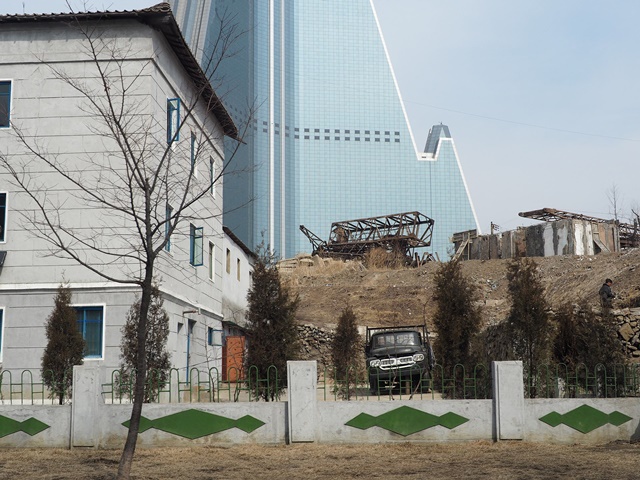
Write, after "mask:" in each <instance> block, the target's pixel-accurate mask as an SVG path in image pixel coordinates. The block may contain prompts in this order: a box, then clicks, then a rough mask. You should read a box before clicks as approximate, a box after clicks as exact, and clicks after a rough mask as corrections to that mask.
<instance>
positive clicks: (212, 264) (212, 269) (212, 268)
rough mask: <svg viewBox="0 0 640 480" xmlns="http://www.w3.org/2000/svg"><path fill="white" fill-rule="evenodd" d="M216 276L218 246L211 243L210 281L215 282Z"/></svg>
mask: <svg viewBox="0 0 640 480" xmlns="http://www.w3.org/2000/svg"><path fill="white" fill-rule="evenodd" d="M215 275H216V246H215V244H214V243H213V242H209V280H214V279H215Z"/></svg>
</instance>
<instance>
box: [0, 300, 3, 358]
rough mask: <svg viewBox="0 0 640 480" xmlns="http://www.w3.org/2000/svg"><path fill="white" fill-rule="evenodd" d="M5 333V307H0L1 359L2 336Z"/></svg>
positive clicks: (0, 348) (0, 352) (0, 354)
mask: <svg viewBox="0 0 640 480" xmlns="http://www.w3.org/2000/svg"><path fill="white" fill-rule="evenodd" d="M3 333H4V309H2V308H0V360H1V359H2V337H3Z"/></svg>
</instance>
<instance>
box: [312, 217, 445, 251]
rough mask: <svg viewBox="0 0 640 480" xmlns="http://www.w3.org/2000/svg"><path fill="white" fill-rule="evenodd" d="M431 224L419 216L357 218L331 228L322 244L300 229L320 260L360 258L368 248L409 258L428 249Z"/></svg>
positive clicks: (318, 239) (313, 236)
mask: <svg viewBox="0 0 640 480" xmlns="http://www.w3.org/2000/svg"><path fill="white" fill-rule="evenodd" d="M433 224H434V220H433V219H431V218H429V217H427V216H426V215H423V214H422V213H420V212H404V213H396V214H393V215H382V216H379V217H369V218H359V219H356V220H346V221H342V222H334V223H332V224H331V233H330V234H329V240H328V241H326V242H325V241H323V240H322V239H320V237H318V236H317V235H315V234H314V233H313V232H311V231H310V230H309V229H307V228H306V227H305V226H304V225H300V230H301V231H302V233H304V234H305V235H306V236H307V238H308V239H309V241H310V242H311V244H312V245H313V253H314V254H318V255H320V256H352V257H356V256H362V255H364V254H365V253H367V252H368V251H369V250H371V249H372V248H376V247H378V248H384V249H385V250H396V251H399V252H401V253H403V254H404V255H405V256H407V257H408V256H412V250H414V249H416V248H420V247H428V246H429V245H431V236H432V234H433Z"/></svg>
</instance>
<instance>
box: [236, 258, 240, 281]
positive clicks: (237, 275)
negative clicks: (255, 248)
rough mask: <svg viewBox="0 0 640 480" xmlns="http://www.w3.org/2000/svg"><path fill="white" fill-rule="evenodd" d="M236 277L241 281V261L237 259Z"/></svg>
mask: <svg viewBox="0 0 640 480" xmlns="http://www.w3.org/2000/svg"><path fill="white" fill-rule="evenodd" d="M236 277H237V278H238V281H240V259H239V258H238V259H236Z"/></svg>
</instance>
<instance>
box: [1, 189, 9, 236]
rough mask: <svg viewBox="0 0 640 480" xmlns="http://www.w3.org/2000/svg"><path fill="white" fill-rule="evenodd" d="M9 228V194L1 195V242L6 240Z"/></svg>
mask: <svg viewBox="0 0 640 480" xmlns="http://www.w3.org/2000/svg"><path fill="white" fill-rule="evenodd" d="M6 228H7V194H6V193H4V192H3V193H0V242H4V241H5V240H6V233H5V232H6Z"/></svg>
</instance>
